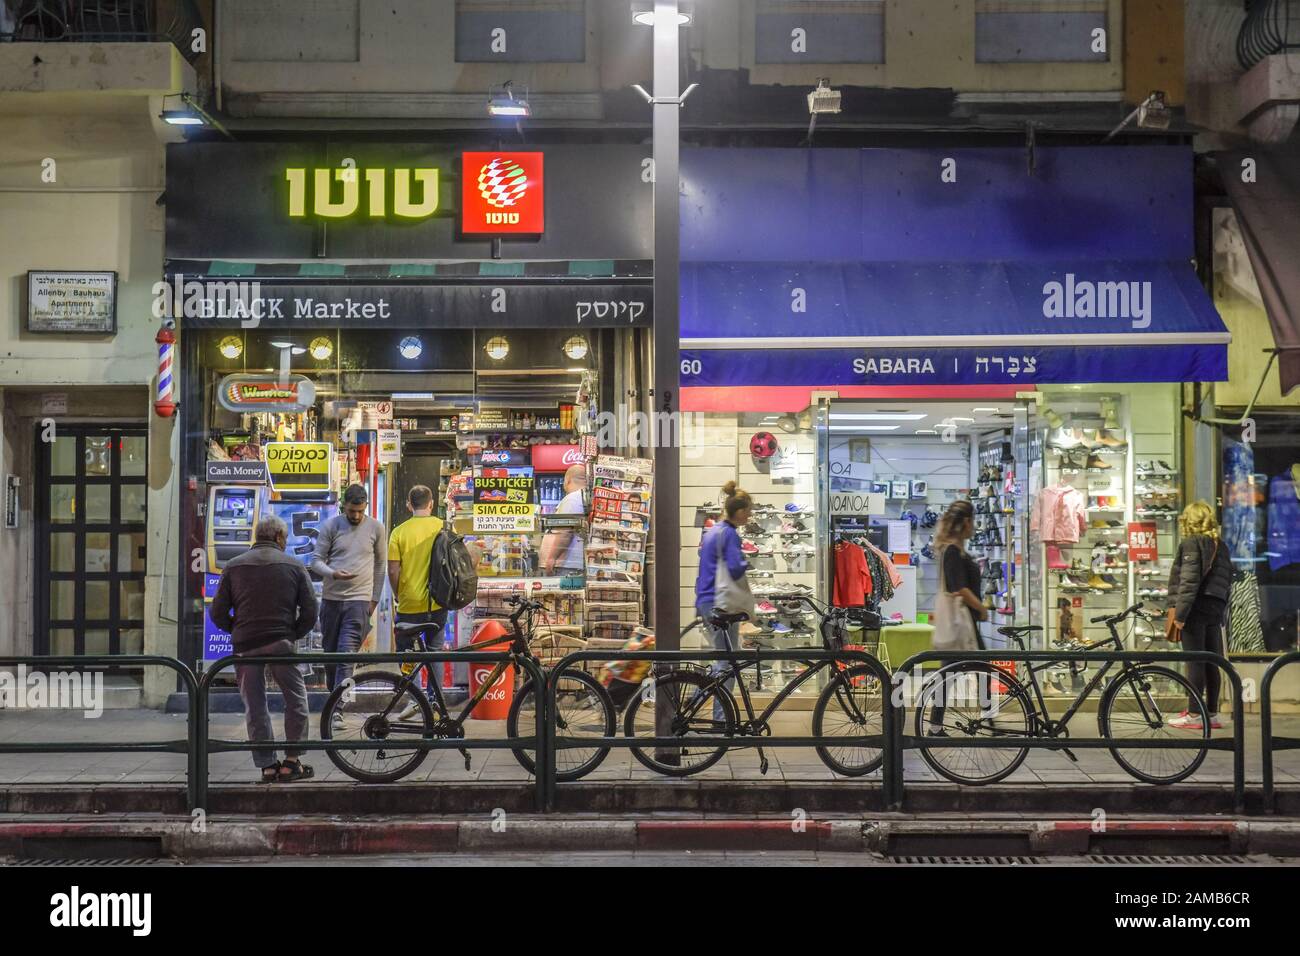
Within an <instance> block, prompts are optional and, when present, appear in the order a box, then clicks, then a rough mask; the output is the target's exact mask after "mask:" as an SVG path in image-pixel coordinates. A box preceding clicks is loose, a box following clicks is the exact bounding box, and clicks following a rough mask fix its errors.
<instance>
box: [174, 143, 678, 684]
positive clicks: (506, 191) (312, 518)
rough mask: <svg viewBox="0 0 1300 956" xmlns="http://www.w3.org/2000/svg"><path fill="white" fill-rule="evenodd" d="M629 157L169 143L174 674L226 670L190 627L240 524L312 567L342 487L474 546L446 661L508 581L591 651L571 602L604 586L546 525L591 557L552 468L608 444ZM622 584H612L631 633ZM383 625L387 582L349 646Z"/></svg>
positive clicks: (635, 321)
mask: <svg viewBox="0 0 1300 956" xmlns="http://www.w3.org/2000/svg"><path fill="white" fill-rule="evenodd" d="M642 158H643V157H642V150H640V149H639V148H624V147H604V148H602V147H592V148H574V147H544V148H542V147H538V148H535V149H529V150H506V151H491V150H488V151H484V150H479V149H476V148H474V147H473V145H472V144H471V146H470V147H468V148H466V149H465V150H460V149H456V150H450V149H447V148H445V147H440V146H438V147H433V146H417V145H413V144H409V143H404V144H390V145H384V144H374V143H364V144H331V145H329V146H328V147H326V146H323V145H315V144H306V145H304V144H254V145H244V144H213V145H208V144H204V145H193V144H185V145H180V146H174V147H171V149H170V152H169V157H168V242H167V249H168V260H167V275H166V281H165V283H164V284H163V287H162V289H161V291H162V293H163V295H164V297H165V301H166V311H167V313H168V314H170V315H172V316H174V317H175V318H176V322H177V326H178V336H179V347H178V354H179V356H180V413H179V414H180V422H181V430H182V432H181V434H182V437H181V449H180V468H181V471H182V481H181V487H182V489H183V492H182V500H181V503H180V529H181V543H182V547H181V548H180V557H181V562H182V574H181V580H182V582H183V587H182V589H181V594H180V595H179V603H180V608H179V614H180V621H181V628H180V647H179V649H178V652H179V656H180V657H181V658H182V659H183V660H189V661H194V662H199V663H200V664H202V663H204V662H211V661H212V660H214V659H216V658H218V657H220V656H222V655H223V654H226V653H229V638H228V635H225V634H222V633H220V632H218V631H217V630H216V629H215V628H214V626H213V625H212V624H211V622H210V621H209V620H208V618H207V615H206V614H205V613H204V609H205V606H206V602H207V601H208V600H210V598H211V596H212V594H213V593H214V590H215V584H216V581H217V580H218V579H219V576H220V572H221V569H222V568H223V567H224V566H225V563H226V562H227V561H229V560H230V559H231V558H232V557H234V556H236V555H238V554H240V553H242V552H243V551H244V550H245V549H246V548H247V547H249V546H250V544H251V536H252V529H253V528H254V527H255V525H256V522H257V520H258V518H259V517H260V516H262V515H264V514H268V513H269V514H275V515H278V516H279V517H281V518H283V519H284V520H285V522H286V524H287V525H288V527H289V533H290V539H289V545H288V548H289V550H290V552H291V553H293V554H295V555H297V556H298V557H300V558H301V559H302V560H303V561H304V562H309V561H310V558H311V552H312V550H313V547H314V540H315V538H316V536H317V534H318V531H317V529H318V528H319V526H320V524H321V523H322V522H324V521H326V520H328V518H329V517H330V516H332V515H334V514H336V513H337V511H338V508H339V504H338V502H339V495H340V493H341V492H342V490H343V489H344V488H346V487H347V486H348V485H350V484H353V483H360V484H363V485H365V486H366V487H367V488H368V489H369V492H370V502H371V505H370V513H371V514H372V515H373V516H375V517H376V518H378V519H379V520H380V521H382V522H384V524H385V525H386V526H388V527H389V528H392V527H394V526H395V525H396V524H398V523H399V522H400V521H402V520H405V518H406V517H407V511H406V508H405V500H406V494H407V492H408V491H409V489H410V488H411V487H412V486H414V485H417V484H421V485H427V486H428V487H430V488H431V489H433V491H434V494H435V507H436V511H437V513H438V514H439V515H441V516H443V517H444V518H446V519H447V520H449V521H451V522H452V523H453V524H454V526H455V527H456V529H457V530H458V531H459V532H460V533H462V534H465V535H467V536H469V537H470V538H471V540H473V541H475V542H476V543H477V544H478V545H479V546H480V552H481V554H482V560H481V565H480V568H479V572H480V581H481V582H482V587H481V590H480V600H479V601H478V602H476V605H475V606H473V607H471V608H469V609H467V610H466V612H463V613H461V614H458V615H457V616H456V619H455V620H454V621H453V625H452V627H453V629H454V630H453V633H454V634H455V636H456V638H457V639H458V641H459V642H465V641H467V640H468V638H469V636H470V635H471V634H472V632H473V630H474V628H475V627H476V622H477V623H481V619H482V618H484V617H490V616H493V615H495V614H497V613H500V612H501V611H502V610H503V609H504V600H503V599H504V595H503V594H501V593H500V592H502V591H508V590H511V589H518V588H525V587H526V588H528V589H530V590H531V591H532V592H533V593H534V594H538V595H541V596H542V599H543V600H544V602H545V603H547V604H548V607H549V608H550V609H551V610H552V615H551V619H552V621H553V622H554V623H555V625H556V627H557V628H563V629H566V630H565V631H564V633H566V634H572V636H573V637H574V639H575V640H583V639H586V637H588V636H590V634H591V633H592V629H591V627H590V625H589V622H588V617H589V615H588V614H587V603H588V596H589V584H590V583H592V582H593V581H595V580H597V579H600V578H602V577H606V576H607V575H606V574H605V571H604V569H603V568H602V567H601V566H600V563H599V562H597V561H595V559H594V558H593V559H592V567H590V568H588V567H587V566H586V565H585V563H584V562H583V561H581V560H580V561H579V562H578V566H577V567H576V568H574V567H565V568H556V567H554V566H552V567H549V568H544V567H542V566H541V560H540V559H541V553H542V550H543V541H544V539H545V537H546V535H547V534H548V533H550V532H552V531H553V530H554V529H553V528H552V524H554V525H555V526H556V527H559V526H561V525H563V526H564V527H565V529H566V531H567V530H570V528H572V530H575V531H576V532H577V535H576V538H577V539H578V541H579V542H580V545H581V548H580V550H579V552H577V553H579V554H580V555H581V554H582V553H583V552H585V551H586V550H588V549H590V548H592V547H593V546H594V544H596V543H597V538H598V536H597V535H596V532H595V528H596V525H597V524H599V522H597V521H595V517H594V516H593V515H592V514H591V512H590V508H588V509H587V510H585V511H584V512H583V513H581V514H579V515H577V516H576V518H577V520H576V521H575V516H574V515H571V514H570V515H556V514H555V512H556V511H557V508H558V506H559V504H560V501H561V500H562V499H563V497H564V495H565V488H564V475H565V472H566V471H567V469H569V468H570V467H571V466H574V465H578V466H581V467H583V468H584V469H586V470H587V471H588V472H591V473H594V472H595V471H596V469H597V468H598V467H599V466H605V467H606V468H607V467H608V464H609V462H610V461H611V460H612V459H611V456H615V455H619V456H620V458H619V460H622V458H621V455H620V453H622V452H624V451H625V450H626V449H623V448H620V447H617V446H613V445H609V444H606V445H604V446H602V445H601V443H600V442H599V440H598V439H599V437H600V435H599V434H598V429H597V423H598V420H599V415H600V412H601V411H602V410H605V409H608V408H610V406H611V405H612V404H613V401H614V398H613V396H614V395H616V394H619V393H620V392H619V385H620V383H621V382H622V380H623V379H624V377H626V376H628V375H631V374H633V372H634V368H633V365H632V363H631V362H629V360H628V356H635V355H637V354H639V351H640V350H641V349H642V348H644V344H643V342H642V339H643V338H644V336H645V330H646V329H647V328H648V326H649V324H650V320H651V317H652V311H653V310H652V300H651V290H652V275H651V268H650V262H649V257H650V253H649V250H648V248H647V247H646V245H645V236H647V235H648V234H649V230H648V228H645V227H646V224H647V223H648V221H649V210H650V186H649V184H647V183H644V182H643V181H642V178H641V174H640V170H641V161H642ZM595 187H599V188H595ZM611 196H614V197H616V198H615V199H614V200H613V201H611V199H610V197H611ZM610 480H612V479H610ZM610 480H607V481H606V482H605V484H606V485H609V483H610ZM648 484H649V482H648V476H647V485H648ZM600 485H601V482H599V481H597V480H595V479H594V478H593V480H592V481H591V482H590V483H589V487H590V488H592V490H593V493H594V492H595V490H596V489H598V488H599V487H600ZM589 497H590V496H589ZM498 498H499V499H500V500H498ZM643 550H644V548H642V551H643ZM641 561H642V562H643V561H644V557H643V556H642V558H641ZM552 564H553V563H552ZM642 571H643V567H642V565H641V564H640V563H637V564H636V568H635V573H629V574H627V575H625V576H622V577H620V578H619V579H617V580H615V581H614V582H613V583H615V584H625V585H626V586H627V595H628V602H627V603H628V604H630V605H633V606H634V607H635V609H636V610H635V614H634V615H630V616H631V617H633V618H634V621H633V623H640V622H641V621H642V620H643V619H644V617H643V611H642V606H643V602H642V601H641V592H642V588H641V582H640V576H641V573H642ZM610 576H612V575H610ZM603 583H604V582H603ZM391 622H392V604H391V595H390V594H389V593H388V591H387V589H385V595H384V599H383V601H381V603H380V608H379V610H378V612H377V614H376V616H375V619H374V621H373V622H372V623H373V627H372V631H371V633H370V634H369V635H368V637H367V641H366V643H365V644H364V645H363V648H365V649H378V650H383V649H387V648H388V647H390V646H391V645H390V643H389V642H390V635H391ZM319 642H320V637H319V633H318V632H317V633H314V634H313V635H312V636H311V637H309V638H308V639H307V640H306V641H305V642H304V644H303V646H304V648H306V647H319ZM449 676H451V677H453V678H455V677H459V678H460V679H461V680H462V681H463V678H464V676H465V675H463V674H461V675H450V674H449Z"/></svg>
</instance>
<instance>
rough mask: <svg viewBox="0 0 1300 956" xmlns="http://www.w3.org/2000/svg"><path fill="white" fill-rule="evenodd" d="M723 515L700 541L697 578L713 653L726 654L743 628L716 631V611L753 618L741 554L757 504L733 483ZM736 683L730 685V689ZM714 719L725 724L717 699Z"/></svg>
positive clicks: (719, 665)
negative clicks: (744, 530)
mask: <svg viewBox="0 0 1300 956" xmlns="http://www.w3.org/2000/svg"><path fill="white" fill-rule="evenodd" d="M722 500H723V503H722V513H723V515H724V520H722V521H719V522H718V523H717V524H715V525H714V526H713V527H712V528H710V529H709V530H708V531H706V532H704V535H703V536H702V537H701V538H700V568H699V572H698V574H697V576H696V578H695V611H696V613H697V614H699V616H700V617H702V618H703V619H704V624H705V627H704V631H705V633H706V634H708V635H709V640H710V641H711V642H712V643H713V649H714V650H718V651H725V650H727V649H728V647H727V644H728V641H730V644H731V649H733V650H734V649H735V648H736V647H737V644H738V642H739V640H740V624H739V623H736V624H731V625H729V626H728V627H725V628H714V627H713V626H712V625H711V624H710V623H709V621H710V618H711V617H712V615H713V611H714V609H715V608H717V609H718V610H721V611H725V612H726V613H728V614H738V613H744V614H748V615H750V616H751V617H752V616H753V614H754V596H753V594H752V593H751V592H750V590H749V580H748V579H747V578H746V577H745V572H747V571H748V570H749V562H747V561H746V560H745V553H744V551H742V550H741V542H740V530H739V529H741V528H743V527H745V525H747V524H748V523H749V519H750V516H751V515H752V514H753V511H754V500H753V499H752V498H750V496H749V493H748V492H745V491H742V490H741V489H740V488H738V487H737V486H736V483H735V482H734V481H729V482H727V483H726V484H725V485H723V487H722ZM727 669H728V665H727V664H726V663H725V662H724V661H715V662H714V665H713V667H712V668H711V670H712V671H714V672H715V673H721V672H722V671H725V670H727ZM731 683H734V680H733V681H730V682H728V685H727V686H728V688H730V685H731ZM713 719H714V720H722V719H723V713H722V703H721V701H720V700H717V699H716V698H715V699H714V703H713Z"/></svg>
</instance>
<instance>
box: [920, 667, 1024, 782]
mask: <svg viewBox="0 0 1300 956" xmlns="http://www.w3.org/2000/svg"><path fill="white" fill-rule="evenodd" d="M1035 726H1036V725H1035V719H1034V717H1033V706H1032V705H1031V703H1030V701H1029V695H1028V694H1026V693H1025V689H1024V686H1023V685H1021V683H1020V682H1019V681H1017V680H1016V679H1015V678H1014V677H1012V676H1011V675H1010V674H1008V673H1007V672H1006V671H1004V670H1001V669H999V668H997V667H994V666H993V665H992V664H988V663H986V662H984V661H960V662H958V663H956V664H949V665H947V666H946V667H941V668H940V669H939V670H937V671H935V673H934V674H933V675H931V676H930V678H929V679H928V680H927V681H926V682H925V686H924V687H922V688H921V693H920V699H919V700H918V701H917V707H916V735H917V736H918V737H926V738H931V739H932V738H935V737H952V738H954V739H956V740H962V739H971V738H982V739H986V740H989V739H998V738H1001V739H1005V740H1006V741H1007V747H1006V748H1002V747H926V748H923V749H922V750H921V756H922V757H923V758H924V759H925V762H926V763H928V764H929V765H930V766H931V767H932V768H933V769H934V771H935V772H936V773H938V774H939V775H941V776H943V777H946V778H947V779H949V780H951V781H953V783H964V784H969V785H971V786H983V785H985V784H990V783H997V782H998V781H999V780H1002V779H1005V778H1006V777H1009V776H1010V775H1011V774H1013V773H1015V771H1016V768H1017V767H1019V766H1020V765H1021V764H1022V763H1024V761H1025V758H1026V757H1027V756H1029V748H1028V747H1020V746H1017V745H1016V741H1017V740H1019V739H1023V738H1027V737H1032V736H1034V729H1035Z"/></svg>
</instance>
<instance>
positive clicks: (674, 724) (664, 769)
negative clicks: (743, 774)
mask: <svg viewBox="0 0 1300 956" xmlns="http://www.w3.org/2000/svg"><path fill="white" fill-rule="evenodd" d="M769 600H771V601H773V602H776V603H780V604H785V605H798V604H800V603H806V604H807V605H808V606H809V607H810V608H811V609H812V611H813V612H814V613H815V614H817V615H818V617H819V618H820V627H819V628H818V631H819V633H820V634H821V638H822V644H823V646H824V647H825V648H826V649H827V650H837V649H838V648H839V646H842V644H843V637H844V633H845V631H846V629H847V624H848V621H849V617H850V609H848V608H833V607H829V606H826V607H819V606H818V604H817V602H816V601H814V600H813V599H812V598H811V597H809V596H808V595H806V594H795V595H787V596H773V597H770V598H769ZM747 619H748V615H746V614H725V613H721V612H715V613H714V614H713V615H712V616H711V619H710V621H709V622H708V623H709V624H711V625H712V626H713V627H715V628H721V629H722V630H723V631H724V632H725V631H726V629H727V628H728V627H729V626H730V625H731V624H733V623H737V622H739V621H743V620H747ZM700 623H702V622H700ZM694 626H695V625H692V627H694ZM688 630H689V628H688ZM725 644H726V651H727V653H731V654H734V653H736V649H735V648H733V647H732V646H731V639H730V637H728V638H727V639H726V640H725ZM761 655H762V651H761V649H756V650H754V652H753V657H752V658H750V659H745V660H742V659H741V658H740V657H739V656H735V657H731V658H726V659H724V660H723V661H720V662H719V663H725V664H727V665H728V668H727V669H725V670H719V669H716V668H715V669H712V670H710V669H706V668H702V667H697V666H681V665H678V666H675V667H674V668H673V669H671V670H669V671H667V672H665V673H661V674H659V675H658V676H656V677H655V678H654V681H653V684H647V685H646V687H645V689H643V691H642V692H640V693H637V694H636V695H635V696H634V697H633V698H632V699H631V700H630V701H629V702H628V704H627V711H626V713H625V715H624V721H623V726H624V733H625V734H626V735H627V736H628V737H654V736H665V737H681V738H684V739H685V740H686V741H689V738H690V737H692V736H711V737H713V736H720V737H764V736H771V734H772V728H771V725H770V723H769V720H770V718H771V716H772V714H774V713H775V712H776V711H777V710H778V709H780V707H781V705H782V704H783V703H785V701H786V700H787V699H789V697H790V696H791V695H792V694H794V693H795V692H796V691H797V690H798V689H799V688H800V687H801V686H803V685H804V684H805V683H807V682H808V681H810V680H812V679H813V678H814V677H816V676H817V675H818V674H821V673H822V672H823V671H827V670H829V671H830V672H831V676H830V679H829V681H828V682H827V684H826V686H825V687H824V688H823V689H822V691H821V693H820V694H819V695H818V698H817V703H816V705H815V707H814V709H813V717H812V732H813V735H814V736H818V737H821V736H840V737H869V736H879V735H880V734H882V733H883V727H884V717H883V711H884V704H885V688H883V687H882V685H881V681H880V679H879V677H878V676H877V674H876V673H875V672H874V671H873V670H872V669H871V668H870V667H868V666H867V665H865V664H856V665H845V664H842V663H840V662H838V661H834V660H822V661H817V662H815V663H814V662H811V661H803V662H802V663H803V664H804V665H805V667H804V670H803V671H802V672H801V673H799V674H798V675H797V676H795V678H794V679H793V680H792V681H790V683H788V684H786V685H785V687H783V688H782V689H781V691H780V692H779V693H778V694H777V695H776V697H774V698H773V699H772V701H771V703H769V704H768V705H767V707H766V708H765V709H764V710H763V712H762V714H755V712H754V703H753V699H752V697H751V696H750V694H749V690H748V688H746V686H745V682H744V680H743V679H742V672H743V671H745V670H746V669H748V668H750V667H753V668H755V670H756V671H757V672H758V673H760V674H761V670H759V668H760V667H761V659H762V658H761ZM732 680H734V681H735V685H736V686H737V687H739V688H740V697H741V700H742V701H743V702H744V705H745V714H746V718H745V720H743V721H742V720H741V719H740V712H739V708H738V707H737V704H736V699H735V696H734V695H733V693H732V692H731V690H730V689H729V688H728V687H727V683H728V682H729V681H732ZM650 690H652V693H651V692H648V691H650ZM661 696H662V697H663V699H664V700H666V701H667V702H668V703H667V704H666V705H665V706H666V707H667V708H668V710H669V711H670V719H669V718H668V717H665V720H666V721H667V724H666V726H667V730H666V732H665V733H662V734H661V733H658V732H657V731H656V726H657V724H656V710H657V708H658V706H659V705H658V703H657V701H658V699H659V698H660V697H661ZM715 714H717V715H720V717H719V716H715ZM728 749H730V748H729V747H728V746H727V745H725V744H723V745H718V746H713V745H702V746H695V747H692V746H690V745H689V743H688V742H686V743H683V745H682V746H681V747H674V748H657V749H656V748H650V749H642V748H639V747H633V748H631V750H632V755H633V756H634V757H636V759H637V760H638V761H640V762H641V763H642V764H643V765H644V766H646V767H649V768H650V769H651V770H655V771H658V772H659V773H662V774H666V775H668V776H673V777H685V776H690V775H691V774H696V773H700V772H702V771H704V770H707V769H708V768H709V767H711V766H713V765H714V764H715V763H717V762H718V761H719V760H721V759H722V757H723V755H724V754H726V752H727V750H728ZM757 749H758V757H759V769H760V771H761V772H762V773H764V774H766V773H767V771H768V760H767V755H766V754H765V753H764V752H763V748H762V747H758V748H757ZM816 749H817V755H818V756H819V757H820V758H821V760H822V762H823V763H825V764H826V765H827V766H828V767H830V768H831V769H832V770H834V771H835V772H836V773H839V774H842V775H844V776H848V777H860V776H863V775H865V774H869V773H871V772H872V771H874V770H877V769H878V768H879V767H880V765H881V764H882V763H883V762H884V753H883V751H882V750H880V749H877V748H873V747H866V746H862V745H857V744H855V745H845V746H844V747H843V748H834V749H832V748H828V747H825V746H821V747H817V748H816Z"/></svg>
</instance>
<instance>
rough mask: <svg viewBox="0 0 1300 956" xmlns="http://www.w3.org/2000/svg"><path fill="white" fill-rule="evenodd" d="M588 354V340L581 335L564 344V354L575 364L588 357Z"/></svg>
mask: <svg viewBox="0 0 1300 956" xmlns="http://www.w3.org/2000/svg"><path fill="white" fill-rule="evenodd" d="M587 352H588V347H587V340H586V339H584V338H583V337H582V336H581V335H575V336H573V337H572V338H570V339H569V340H568V341H567V342H565V343H564V354H565V355H567V356H568V357H569V358H571V359H573V360H574V361H575V362H576V361H578V360H579V359H581V358H584V357H586V355H587Z"/></svg>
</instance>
